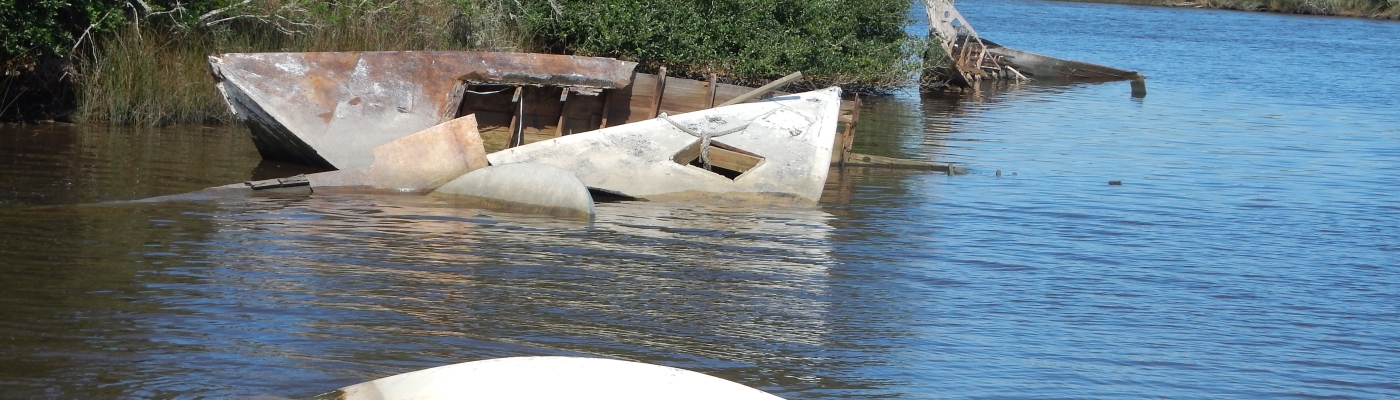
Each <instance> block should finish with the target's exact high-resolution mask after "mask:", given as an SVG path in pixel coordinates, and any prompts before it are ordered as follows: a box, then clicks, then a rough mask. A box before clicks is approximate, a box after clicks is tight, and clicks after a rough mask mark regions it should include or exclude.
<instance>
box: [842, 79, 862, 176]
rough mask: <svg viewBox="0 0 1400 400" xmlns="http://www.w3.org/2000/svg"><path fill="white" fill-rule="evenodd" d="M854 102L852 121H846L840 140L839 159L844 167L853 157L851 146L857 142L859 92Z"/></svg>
mask: <svg viewBox="0 0 1400 400" xmlns="http://www.w3.org/2000/svg"><path fill="white" fill-rule="evenodd" d="M852 103H853V104H851V117H850V122H847V123H846V130H844V131H841V136H840V140H839V142H838V144H839V145H840V153H839V154H838V159H839V161H840V165H841V166H842V167H845V166H846V159H849V158H851V147H853V146H854V145H855V143H856V124H857V123H859V122H860V105H861V100H860V95H859V94H856V98H855V101H853V102H852Z"/></svg>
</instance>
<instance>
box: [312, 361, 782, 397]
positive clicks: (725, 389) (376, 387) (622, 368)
mask: <svg viewBox="0 0 1400 400" xmlns="http://www.w3.org/2000/svg"><path fill="white" fill-rule="evenodd" d="M313 399H314V400H323V399H337V400H408V399H443V400H447V399H475V400H494V399H511V400H534V399H551V400H552V399H574V400H589V399H599V400H602V399H607V400H633V399H635V400H652V399H668V400H690V399H695V400H701V399H705V400H710V399H729V400H781V398H780V397H778V396H774V395H771V394H768V393H765V392H763V391H760V390H758V389H754V388H750V387H748V386H744V385H741V384H738V383H734V382H730V381H727V380H724V379H720V378H716V377H713V376H709V375H705V374H702V373H699V372H694V371H687V370H683V369H679V368H672V367H665V366H660V365H652V364H645V363H638V362H630V361H619V360H608V359H602V358H583V357H511V358H498V359H494V360H484V361H474V362H468V363H461V364H454V365H448V366H442V367H437V368H430V369H425V370H421V371H415V372H409V373H405V374H399V375H394V376H391V377H387V378H381V379H376V380H372V381H369V382H365V383H360V384H356V385H350V386H346V387H343V388H340V389H339V390H336V391H333V392H329V393H324V394H321V395H318V396H316V397H314V398H313Z"/></svg>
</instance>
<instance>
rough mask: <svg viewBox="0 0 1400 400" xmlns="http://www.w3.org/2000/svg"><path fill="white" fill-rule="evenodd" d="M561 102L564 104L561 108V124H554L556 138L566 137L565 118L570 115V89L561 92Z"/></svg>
mask: <svg viewBox="0 0 1400 400" xmlns="http://www.w3.org/2000/svg"><path fill="white" fill-rule="evenodd" d="M559 102H560V103H564V104H562V105H560V106H559V122H557V123H555V124H554V137H560V136H564V118H565V116H567V115H568V114H569V89H568V88H565V89H564V90H562V91H560V94H559Z"/></svg>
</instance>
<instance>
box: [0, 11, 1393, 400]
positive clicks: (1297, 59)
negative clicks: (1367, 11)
mask: <svg viewBox="0 0 1400 400" xmlns="http://www.w3.org/2000/svg"><path fill="white" fill-rule="evenodd" d="M959 7H960V9H962V11H963V12H964V13H965V14H967V16H968V18H969V19H970V20H971V21H973V22H974V23H977V24H978V29H979V31H981V32H982V33H983V34H985V35H988V36H989V37H992V38H993V39H995V40H997V41H998V42H1001V43H1004V44H1006V45H1008V46H1013V47H1017V48H1022V49H1026V50H1030V51H1036V52H1042V53H1046V54H1053V55H1056V56H1063V57H1067V58H1075V59H1081V60H1085V61H1090V62H1096V63H1102V64H1107V65H1114V66H1119V67H1124V68H1133V69H1138V70H1141V71H1143V72H1144V73H1145V74H1146V75H1147V76H1148V77H1149V81H1148V82H1149V87H1150V89H1149V90H1150V94H1149V95H1148V97H1147V98H1145V99H1131V98H1129V87H1128V84H1127V83H1126V82H1117V83H1105V84H1093V85H1070V86H1043V85H1025V86H1021V87H1018V88H1010V89H1007V90H1004V91H1003V90H989V91H987V92H985V93H981V94H980V95H979V96H973V97H967V98H952V99H950V98H940V97H929V96H922V95H920V94H918V93H912V92H911V93H898V94H896V95H895V96H891V97H887V98H872V99H869V100H868V102H867V108H866V109H865V110H862V116H863V117H862V123H861V132H860V134H859V135H858V136H857V143H856V150H857V151H859V152H863V153H872V154H878V155H888V156H902V157H907V158H914V159H922V160H933V161H940V162H943V161H952V162H958V163H961V164H963V165H965V166H967V167H968V168H969V169H970V170H971V171H972V173H971V174H969V175H963V176H946V175H938V174H925V173H907V172H890V171H876V170H850V171H846V172H844V173H833V175H832V176H831V178H830V179H829V180H828V182H827V188H826V192H825V193H824V196H823V198H822V201H821V203H820V206H819V207H817V208H793V207H743V206H737V205H734V204H729V203H723V204H688V203H665V202H627V203H605V204H599V206H598V210H597V211H598V212H597V213H598V216H597V220H596V221H594V222H593V223H591V224H588V223H578V222H565V221H555V220H552V219H550V218H543V217H532V216H526V215H515V214H507V213H495V212H487V211H481V210H472V209H464V208H457V207H452V206H450V205H448V204H445V203H442V202H439V201H437V200H434V199H431V198H426V197H413V196H375V195H329V196H328V195H318V196H311V197H309V198H308V197H301V198H295V197H287V198H276V197H267V198H257V197H254V198H233V199H211V200H201V201H187V202H163V203H154V204H127V203H103V202H109V201H114V200H132V199H140V198H145V197H151V196H156V195H166V194H174V193H182V192H188V191H191V190H196V189H200V188H204V187H209V186H215V185H220V184H226V183H230V182H238V181H243V180H248V179H250V178H252V177H254V176H257V175H259V174H267V173H269V172H268V171H276V170H278V169H279V168H281V167H277V166H268V165H265V164H260V162H259V160H258V158H257V153H256V150H255V149H254V148H253V146H252V144H251V143H250V142H249V141H248V140H247V138H246V135H245V134H244V133H243V132H242V131H241V130H240V129H237V128H214V129H210V128H168V129H154V130H129V129H119V128H106V127H100V126H99V127H94V126H79V127H44V126H41V127H22V128H17V127H9V126H7V127H4V128H0V260H3V262H0V339H2V340H0V361H3V362H0V390H3V391H4V393H5V395H4V396H7V397H8V396H13V397H18V398H34V397H50V398H119V397H136V398H147V397H196V396H208V397H219V398H225V397H243V396H292V397H295V396H307V395H311V394H315V393H319V392H323V391H326V390H329V389H332V388H336V387H339V386H344V385H348V384H352V383H357V382H360V381H365V380H369V379H374V378H378V377H382V376H387V375H390V374H394V373H398V372H405V371H411V370H416V369H422V368H427V367H432V366H437V365H442V364H448V363H456V362H462V361H471V360H480V359H486V358H494V357H506V356H522V355H592V356H603V357H614V358H621V359H627V360H635V361H644V362H653V363H659V364H665V365H671V366H676V367H681V368H688V369H694V370H698V371H702V372H706V373H710V374H713V375H716V376H720V377H724V378H727V379H732V380H735V381H738V382H741V383H744V384H748V385H751V386H755V387H759V388H762V389H764V390H769V391H773V392H775V393H777V394H779V395H781V396H783V397H785V398H792V399H802V398H853V397H854V398H882V397H903V398H929V397H1064V398H1085V397H1101V398H1122V397H1173V398H1176V397H1199V398H1216V397H1263V398H1276V397H1355V398H1384V397H1395V396H1397V395H1398V394H1400V386H1398V385H1397V384H1396V382H1395V379H1394V376H1395V373H1394V371H1395V370H1396V366H1395V360H1397V359H1400V346H1397V345H1396V344H1395V343H1400V322H1397V321H1400V289H1397V288H1400V270H1397V269H1396V266H1397V265H1400V247H1398V246H1397V243H1400V204H1397V203H1396V201H1395V196H1394V193H1397V192H1400V181H1397V180H1396V179H1394V178H1393V177H1394V176H1396V175H1397V174H1400V162H1397V160H1400V119H1397V116H1396V115H1395V113H1394V112H1393V110H1396V109H1400V103H1397V101H1400V100H1397V99H1400V93H1397V88H1396V87H1395V86H1394V85H1384V84H1377V82H1382V83H1384V82H1391V81H1392V80H1390V79H1389V75H1387V74H1388V72H1385V71H1388V70H1390V69H1394V68H1390V69H1387V68H1351V69H1348V70H1347V71H1349V72H1348V73H1353V74H1357V75H1359V78H1358V79H1355V80H1335V79H1331V80H1329V79H1330V78H1326V77H1328V76H1330V75H1328V74H1330V73H1333V72H1335V71H1336V67H1337V65H1343V66H1347V65H1350V66H1353V67H1354V66H1356V65H1366V66H1395V67H1400V59H1398V58H1397V56H1396V54H1395V53H1394V52H1393V51H1389V48H1388V47H1385V46H1388V45H1389V44H1387V43H1384V41H1377V40H1374V38H1387V37H1400V24H1396V23H1384V22H1375V21H1357V20H1349V19H1330V18H1298V17H1292V16H1279V15H1268V14H1256V13H1226V12H1208V11H1202V10H1188V9H1172V8H1141V7H1123V6H1113V5H1102V4H1081V3H1061V2H1037V1H1021V0H986V1H977V2H970V3H960V4H959ZM1026 15H1033V16H1039V17H1037V18H1031V19H1027V18H1024V17H1023V16H1026ZM1057 21H1059V22H1057ZM1127 27H1135V28H1133V29H1127ZM1143 27H1150V28H1151V29H1148V28H1143ZM1125 32H1127V33H1125ZM1251 32H1253V33H1251ZM1260 32H1262V33H1260ZM1288 32H1310V33H1309V34H1307V35H1298V34H1290V33H1288ZM1085 42H1090V43H1094V45H1093V46H1087V45H1083V44H1082V43H1085ZM1203 43H1208V44H1210V46H1204V45H1202V44H1203ZM1318 46H1323V47H1326V48H1328V49H1332V50H1330V51H1329V52H1325V53H1324V52H1318V51H1316V49H1317V48H1318ZM1275 57H1276V58H1275ZM1338 60H1343V61H1344V62H1343V61H1338ZM1331 61H1338V63H1339V64H1336V65H1333V64H1329V62H1331ZM1221 71H1230V72H1229V73H1222V72H1221ZM1329 71H1331V72H1329ZM1317 82H1328V83H1327V85H1325V86H1319V85H1318V84H1317ZM996 171H1002V172H1003V174H1002V175H1001V176H999V177H998V176H997V175H996V174H995V172H996ZM1110 180H1121V181H1122V182H1123V185H1121V186H1109V185H1108V184H1107V181H1110ZM99 203H101V204H99Z"/></svg>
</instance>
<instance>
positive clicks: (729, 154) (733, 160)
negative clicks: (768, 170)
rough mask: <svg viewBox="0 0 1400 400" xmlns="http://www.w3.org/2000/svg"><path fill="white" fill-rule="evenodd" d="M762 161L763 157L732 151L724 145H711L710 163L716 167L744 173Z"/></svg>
mask: <svg viewBox="0 0 1400 400" xmlns="http://www.w3.org/2000/svg"><path fill="white" fill-rule="evenodd" d="M760 162H763V157H756V156H752V155H748V154H744V153H740V152H736V151H730V150H726V149H724V148H722V147H715V146H710V165H713V166H716V167H720V168H724V169H727V170H730V171H734V172H739V173H743V172H745V171H748V170H750V169H753V167H754V166H757V165H758V163H760Z"/></svg>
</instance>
